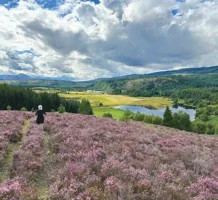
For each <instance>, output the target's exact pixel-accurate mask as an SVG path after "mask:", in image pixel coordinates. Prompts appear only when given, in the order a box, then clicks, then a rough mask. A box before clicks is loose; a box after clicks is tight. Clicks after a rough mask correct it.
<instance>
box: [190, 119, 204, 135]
mask: <svg viewBox="0 0 218 200" xmlns="http://www.w3.org/2000/svg"><path fill="white" fill-rule="evenodd" d="M193 125H194V128H193V129H194V132H196V133H200V134H205V132H206V123H205V122H203V121H195V122H194V124H193Z"/></svg>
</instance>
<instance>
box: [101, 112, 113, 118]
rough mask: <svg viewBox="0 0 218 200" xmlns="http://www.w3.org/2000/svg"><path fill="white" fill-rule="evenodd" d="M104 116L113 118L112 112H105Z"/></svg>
mask: <svg viewBox="0 0 218 200" xmlns="http://www.w3.org/2000/svg"><path fill="white" fill-rule="evenodd" d="M103 117H107V118H113V116H112V114H111V113H104V114H103Z"/></svg>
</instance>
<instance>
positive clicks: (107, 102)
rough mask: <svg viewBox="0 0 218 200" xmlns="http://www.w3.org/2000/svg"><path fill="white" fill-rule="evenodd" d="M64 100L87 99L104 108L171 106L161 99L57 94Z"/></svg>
mask: <svg viewBox="0 0 218 200" xmlns="http://www.w3.org/2000/svg"><path fill="white" fill-rule="evenodd" d="M59 95H60V96H61V97H65V98H78V99H83V98H84V99H88V100H89V101H90V102H91V103H92V104H93V105H98V104H99V103H103V105H104V106H119V105H139V106H153V107H156V108H164V107H166V106H167V105H168V106H170V105H172V101H171V100H170V99H168V98H163V97H138V98H137V97H130V96H125V95H109V94H96V93H91V92H70V94H63V93H60V94H59Z"/></svg>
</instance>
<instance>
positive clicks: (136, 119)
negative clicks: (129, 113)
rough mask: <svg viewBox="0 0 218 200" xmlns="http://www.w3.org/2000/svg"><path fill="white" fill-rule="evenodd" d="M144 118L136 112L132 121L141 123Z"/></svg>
mask: <svg viewBox="0 0 218 200" xmlns="http://www.w3.org/2000/svg"><path fill="white" fill-rule="evenodd" d="M144 117H145V115H144V114H141V113H140V112H137V113H136V114H134V116H133V119H134V120H135V121H143V120H144Z"/></svg>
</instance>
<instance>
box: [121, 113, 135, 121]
mask: <svg viewBox="0 0 218 200" xmlns="http://www.w3.org/2000/svg"><path fill="white" fill-rule="evenodd" d="M133 117H134V113H133V112H131V111H130V110H125V112H124V113H123V116H122V117H121V119H120V120H121V121H128V120H130V119H133Z"/></svg>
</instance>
